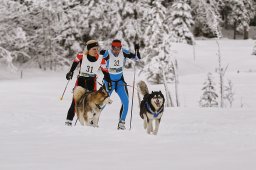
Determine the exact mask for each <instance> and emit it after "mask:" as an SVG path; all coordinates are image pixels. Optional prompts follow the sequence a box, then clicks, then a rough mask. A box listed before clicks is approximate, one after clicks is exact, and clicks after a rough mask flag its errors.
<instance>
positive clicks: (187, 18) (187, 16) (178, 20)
mask: <svg viewBox="0 0 256 170" xmlns="http://www.w3.org/2000/svg"><path fill="white" fill-rule="evenodd" d="M170 20H171V24H172V30H171V31H172V32H173V33H174V35H175V39H176V42H185V43H188V44H193V43H194V37H193V34H192V33H191V31H190V27H191V26H192V25H193V24H194V21H193V19H192V16H191V8H190V6H189V5H188V4H187V3H186V0H176V1H175V2H174V3H173V5H172V8H171V17H170Z"/></svg>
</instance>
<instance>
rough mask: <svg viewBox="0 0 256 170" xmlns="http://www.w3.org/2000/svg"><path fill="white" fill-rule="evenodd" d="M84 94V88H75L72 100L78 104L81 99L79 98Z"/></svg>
mask: <svg viewBox="0 0 256 170" xmlns="http://www.w3.org/2000/svg"><path fill="white" fill-rule="evenodd" d="M85 92H86V90H85V88H83V87H81V86H76V87H75V90H74V100H75V101H76V102H78V101H79V100H80V99H81V97H82V96H83V95H84V94H85Z"/></svg>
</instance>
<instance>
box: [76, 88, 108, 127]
mask: <svg viewBox="0 0 256 170" xmlns="http://www.w3.org/2000/svg"><path fill="white" fill-rule="evenodd" d="M74 100H75V103H76V107H75V108H76V114H77V117H78V119H79V122H80V123H81V125H83V126H84V125H87V126H93V127H99V125H98V123H99V117H100V113H101V111H102V109H103V108H104V106H105V105H106V104H111V103H112V100H111V99H110V98H109V95H108V93H107V91H106V90H105V89H104V88H103V87H101V88H100V89H99V90H97V91H95V92H87V91H86V90H85V89H84V88H83V87H81V86H77V87H76V88H75V90H74Z"/></svg>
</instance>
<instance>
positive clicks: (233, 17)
mask: <svg viewBox="0 0 256 170" xmlns="http://www.w3.org/2000/svg"><path fill="white" fill-rule="evenodd" d="M226 3H228V5H229V7H230V8H231V13H230V15H229V16H228V20H229V22H230V24H232V25H233V29H234V39H236V36H237V31H241V30H244V39H247V38H248V31H249V24H250V20H251V18H252V17H253V16H254V15H253V14H254V10H253V5H252V1H251V0H248V1H247V0H230V1H226Z"/></svg>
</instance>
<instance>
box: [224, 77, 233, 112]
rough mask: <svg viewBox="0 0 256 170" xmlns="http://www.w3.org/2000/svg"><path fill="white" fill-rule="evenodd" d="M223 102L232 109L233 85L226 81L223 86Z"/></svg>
mask: <svg viewBox="0 0 256 170" xmlns="http://www.w3.org/2000/svg"><path fill="white" fill-rule="evenodd" d="M224 100H226V101H227V102H228V103H229V106H230V107H232V104H233V101H234V92H233V83H232V82H231V80H228V84H227V85H226V86H224Z"/></svg>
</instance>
